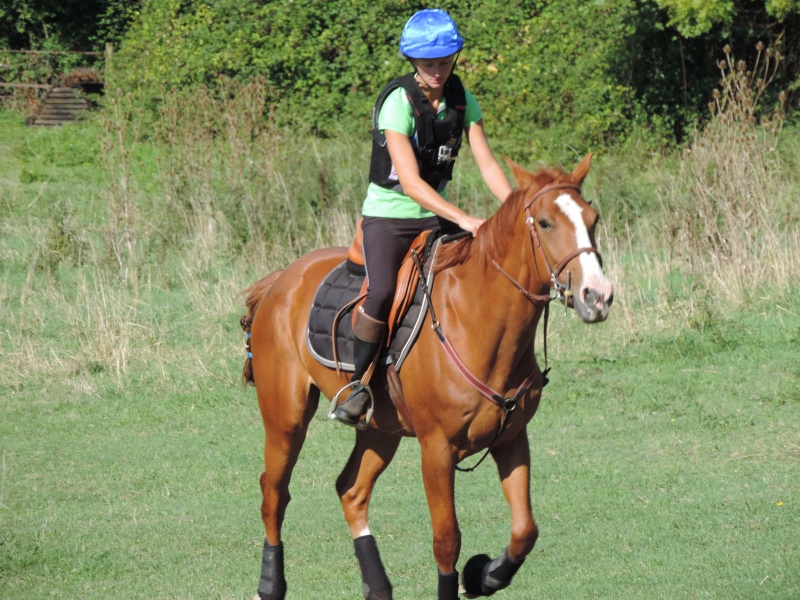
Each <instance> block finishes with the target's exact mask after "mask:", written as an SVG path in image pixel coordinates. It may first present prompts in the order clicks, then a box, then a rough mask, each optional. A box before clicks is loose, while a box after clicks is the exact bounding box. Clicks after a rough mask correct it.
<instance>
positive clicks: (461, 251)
mask: <svg viewBox="0 0 800 600" xmlns="http://www.w3.org/2000/svg"><path fill="white" fill-rule="evenodd" d="M532 176H533V183H531V184H529V185H527V186H526V187H524V188H517V189H514V191H512V192H511V195H510V196H509V197H508V198H507V199H506V201H505V202H503V203H502V204H501V205H500V208H498V209H497V212H496V213H495V214H494V215H493V216H492V217H490V218H489V219H487V221H486V222H485V223H484V224H483V225H482V226H481V229H480V232H479V235H478V236H477V237H466V238H462V239H460V240H458V241H456V242H452V243H449V244H443V245H442V246H441V247H440V248H439V251H438V253H437V255H436V265H435V271H436V272H437V273H438V272H439V271H443V270H444V269H449V268H450V267H452V266H455V265H459V264H462V263H464V262H466V260H467V259H468V258H470V257H471V256H474V255H477V256H480V257H482V260H484V261H487V262H488V261H489V260H490V259H491V257H495V256H502V255H503V254H505V253H506V250H507V246H508V242H509V240H510V239H511V237H512V236H513V232H514V228H515V221H516V220H517V219H519V218H520V215H521V214H522V212H523V210H524V209H525V199H526V198H528V197H529V196H530V194H529V190H530V189H531V188H534V189H535V190H538V189H541V188H542V187H544V186H545V185H547V184H549V183H557V182H562V181H568V180H569V179H570V173H567V172H566V171H564V170H563V169H561V168H559V167H554V168H548V169H539V170H538V171H536V172H535V173H532Z"/></svg>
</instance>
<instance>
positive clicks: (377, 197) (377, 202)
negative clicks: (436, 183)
mask: <svg viewBox="0 0 800 600" xmlns="http://www.w3.org/2000/svg"><path fill="white" fill-rule="evenodd" d="M466 96H467V108H466V111H465V112H464V127H465V128H466V127H469V126H471V125H474V124H475V123H477V122H478V121H480V120H481V118H482V117H483V114H482V113H481V107H480V106H479V105H478V101H477V100H476V99H475V96H473V95H472V94H470V93H469V92H466ZM445 107H446V105H445V102H444V100H442V102H441V103H440V104H439V113H438V118H443V117H444V115H445V112H444V109H445ZM378 127H379V128H380V130H381V131H385V130H386V129H389V130H390V131H396V132H398V133H402V134H403V135H406V136H408V137H412V136H413V135H414V131H415V129H416V122H415V120H414V112H413V108H412V106H411V102H410V101H409V99H408V96H407V95H406V94H405V93H404V90H403V88H401V87H400V88H397V89H396V90H394V91H393V92H392V93H391V94H389V95H388V96H387V97H386V100H385V101H384V103H383V106H382V107H381V112H380V114H379V115H378ZM392 172H393V173H394V167H392ZM439 193H440V194H441V195H442V196H443V197H444V198H447V194H446V191H445V190H441V191H440V192H439ZM361 214H362V215H363V216H365V217H385V218H393V219H424V218H426V217H432V216H434V214H433V213H432V212H431V211H429V210H426V209H424V208H422V207H421V206H420V205H419V204H417V203H416V202H414V201H413V200H412V199H411V198H409V197H408V196H406V195H405V194H403V193H402V192H396V191H394V190H389V189H386V188H384V187H381V186H379V185H377V184H375V183H370V184H369V187H368V188H367V197H366V198H365V200H364V205H363V206H362V208H361Z"/></svg>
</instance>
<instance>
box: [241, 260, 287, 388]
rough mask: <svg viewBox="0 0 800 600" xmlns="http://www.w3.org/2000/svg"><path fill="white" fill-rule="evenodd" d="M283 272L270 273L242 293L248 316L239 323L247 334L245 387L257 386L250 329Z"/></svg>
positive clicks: (244, 371)
mask: <svg viewBox="0 0 800 600" xmlns="http://www.w3.org/2000/svg"><path fill="white" fill-rule="evenodd" d="M282 272H283V271H275V272H273V273H270V274H269V275H267V276H266V277H264V278H263V279H261V280H259V281H257V282H256V283H254V284H253V285H251V286H250V287H249V288H247V289H246V290H244V291H243V292H242V295H243V296H244V297H245V299H244V304H245V306H246V307H247V314H246V315H244V316H243V317H242V318H241V320H240V321H239V324H240V325H241V326H242V329H243V330H244V332H245V333H246V334H247V358H246V359H245V361H244V368H243V369H242V384H243V385H255V379H254V378H253V354H252V352H251V351H250V328H251V326H252V325H253V319H254V318H255V316H256V311H257V310H258V305H259V304H261V300H262V299H263V298H264V296H266V295H267V292H268V291H269V289H270V288H271V287H272V284H273V283H275V280H276V279H277V278H278V276H279V275H280V274H281V273H282Z"/></svg>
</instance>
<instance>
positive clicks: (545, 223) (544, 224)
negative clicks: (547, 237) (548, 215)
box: [539, 219, 552, 229]
mask: <svg viewBox="0 0 800 600" xmlns="http://www.w3.org/2000/svg"><path fill="white" fill-rule="evenodd" d="M539 227H540V228H541V229H550V227H552V225H550V221H548V220H547V219H539Z"/></svg>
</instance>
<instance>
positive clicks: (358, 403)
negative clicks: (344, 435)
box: [333, 306, 386, 425]
mask: <svg viewBox="0 0 800 600" xmlns="http://www.w3.org/2000/svg"><path fill="white" fill-rule="evenodd" d="M353 334H354V336H355V343H354V346H353V366H354V368H355V370H354V371H353V376H352V377H351V378H350V381H351V383H356V382H358V383H357V385H354V386H353V387H352V390H351V391H350V394H349V395H348V396H347V398H346V399H345V401H344V402H342V403H341V404H339V406H337V407H336V410H334V411H333V414H334V416H335V417H336V418H337V419H339V420H340V421H342V422H343V423H347V424H348V425H357V424H358V422H359V420H360V419H361V415H362V414H363V413H364V408H365V407H366V406H367V403H368V402H369V397H370V392H369V388H368V387H367V386H366V385H362V384H361V378H362V377H363V376H364V373H366V372H367V369H369V366H370V365H371V364H372V361H373V360H374V359H375V355H376V354H377V353H378V352H379V351H380V349H381V344H382V342H383V338H384V336H385V335H386V323H384V322H383V321H378V320H377V319H373V318H372V317H370V316H369V315H368V314H367V313H365V312H364V311H363V310H362V307H360V306H359V307H358V312H357V313H356V319H355V322H354V323H353Z"/></svg>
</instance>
